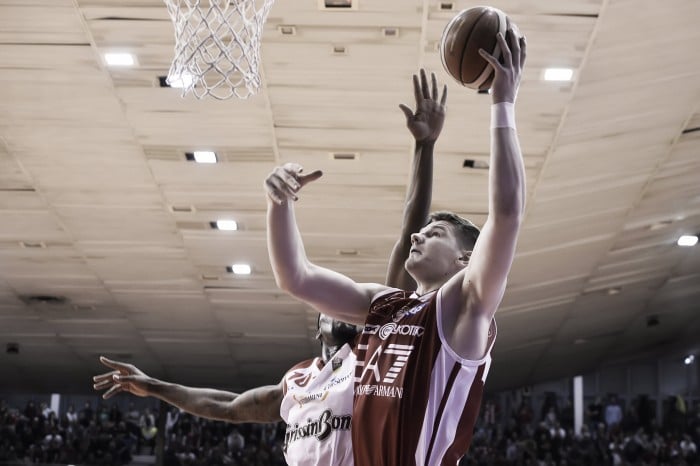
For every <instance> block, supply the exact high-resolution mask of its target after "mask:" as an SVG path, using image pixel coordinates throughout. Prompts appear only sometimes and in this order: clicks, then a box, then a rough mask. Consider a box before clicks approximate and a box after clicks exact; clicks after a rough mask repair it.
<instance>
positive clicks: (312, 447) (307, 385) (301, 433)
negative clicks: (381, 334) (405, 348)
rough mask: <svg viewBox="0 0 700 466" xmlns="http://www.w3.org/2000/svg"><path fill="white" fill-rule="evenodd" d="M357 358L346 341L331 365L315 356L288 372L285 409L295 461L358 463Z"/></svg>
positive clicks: (289, 454)
mask: <svg viewBox="0 0 700 466" xmlns="http://www.w3.org/2000/svg"><path fill="white" fill-rule="evenodd" d="M355 361H356V358H355V354H354V353H353V352H352V349H351V348H350V345H348V344H345V345H343V346H342V347H341V348H340V349H339V350H338V352H337V353H336V354H335V355H334V356H333V357H332V358H331V360H330V361H328V362H327V363H326V364H325V365H324V363H323V360H321V358H314V359H310V360H307V361H304V362H301V363H299V364H297V365H296V366H294V367H292V368H291V369H290V370H289V371H288V372H287V373H286V374H285V375H284V383H283V386H284V398H283V399H282V406H281V407H280V415H281V416H282V419H284V422H286V423H287V431H286V433H285V438H284V457H285V459H286V460H287V464H289V465H290V466H318V465H332V466H353V464H354V463H353V456H352V440H351V433H350V426H351V420H352V403H353V384H354V376H355Z"/></svg>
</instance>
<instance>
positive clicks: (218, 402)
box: [93, 357, 283, 423]
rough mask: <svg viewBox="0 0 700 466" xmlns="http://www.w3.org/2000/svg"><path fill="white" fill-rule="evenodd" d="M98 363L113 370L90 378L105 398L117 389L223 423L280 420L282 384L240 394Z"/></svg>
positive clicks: (121, 365)
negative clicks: (160, 378)
mask: <svg viewBox="0 0 700 466" xmlns="http://www.w3.org/2000/svg"><path fill="white" fill-rule="evenodd" d="M100 362H101V363H102V364H104V365H105V366H107V367H109V368H111V369H113V370H112V371H111V372H107V373H104V374H100V375H96V376H95V377H93V382H94V388H95V390H104V389H106V390H107V391H106V392H105V393H104V394H103V395H102V398H104V399H108V398H111V397H112V396H114V395H116V394H117V393H120V392H128V393H131V394H134V395H136V396H142V397H146V396H150V397H154V398H158V399H160V400H163V401H165V402H166V403H168V404H170V405H172V406H175V407H176V408H180V409H182V410H184V411H187V412H188V413H190V414H194V415H195V416H199V417H204V418H207V419H213V420H217V421H226V422H234V423H239V422H277V421H281V420H282V418H281V417H280V404H281V403H282V395H283V393H282V384H281V383H280V384H278V385H267V386H263V387H256V388H253V389H250V390H247V391H245V392H243V393H241V394H238V393H232V392H227V391H223V390H215V389H211V388H195V387H187V386H184V385H178V384H174V383H170V382H165V381H162V380H158V379H156V378H153V377H149V376H148V375H146V374H145V373H143V372H142V371H141V370H139V369H138V368H137V367H136V366H134V365H133V364H126V363H123V362H119V361H113V360H111V359H107V358H105V357H101V358H100Z"/></svg>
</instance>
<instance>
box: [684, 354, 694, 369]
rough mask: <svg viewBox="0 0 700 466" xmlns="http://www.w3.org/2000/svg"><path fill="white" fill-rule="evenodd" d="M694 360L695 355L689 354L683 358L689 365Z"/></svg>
mask: <svg viewBox="0 0 700 466" xmlns="http://www.w3.org/2000/svg"><path fill="white" fill-rule="evenodd" d="M694 361H695V355H693V354H689V355H688V356H686V358H685V359H684V360H683V362H684V363H685V365H686V366H689V365H691V364H692V363H693V362H694Z"/></svg>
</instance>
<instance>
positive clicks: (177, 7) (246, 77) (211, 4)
mask: <svg viewBox="0 0 700 466" xmlns="http://www.w3.org/2000/svg"><path fill="white" fill-rule="evenodd" d="M164 2H165V4H166V5H167V7H168V13H170V19H171V20H172V21H173V25H174V26H175V58H174V59H173V62H172V65H171V66H170V71H169V72H168V77H167V79H166V81H167V83H168V84H169V85H170V86H171V87H178V88H182V96H183V97H184V96H185V95H186V94H188V93H189V92H192V93H193V94H194V95H195V96H196V97H197V98H198V99H201V98H203V97H206V96H211V97H214V98H215V99H220V100H224V99H229V98H231V97H233V96H234V95H235V96H236V97H238V98H240V99H246V98H248V97H249V96H251V95H254V94H256V93H257V92H258V90H259V89H260V39H261V37H262V32H263V25H264V24H265V20H266V19H267V15H268V13H269V12H270V8H271V7H272V4H273V2H274V0H164Z"/></svg>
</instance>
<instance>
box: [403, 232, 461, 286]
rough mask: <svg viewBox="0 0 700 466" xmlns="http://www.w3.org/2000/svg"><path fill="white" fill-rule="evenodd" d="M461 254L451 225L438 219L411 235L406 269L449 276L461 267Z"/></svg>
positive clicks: (432, 274) (431, 274)
mask: <svg viewBox="0 0 700 466" xmlns="http://www.w3.org/2000/svg"><path fill="white" fill-rule="evenodd" d="M463 255H464V252H463V251H462V249H461V247H460V245H459V241H458V240H457V237H456V235H455V232H454V228H453V227H452V225H450V223H448V222H446V221H444V220H438V221H435V222H431V223H429V224H428V225H426V226H425V227H423V228H422V229H421V230H420V231H419V232H418V233H414V234H413V235H411V250H410V253H409V255H408V259H406V270H408V271H409V272H411V273H412V274H413V273H414V272H415V273H419V274H420V275H425V274H427V275H429V276H430V277H431V278H432V277H434V276H439V275H446V277H447V278H449V277H450V276H452V275H453V274H454V273H456V272H457V271H458V270H460V269H461V268H462V266H463V265H462V262H461V261H460V258H461V257H463ZM418 278H420V277H418Z"/></svg>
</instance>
